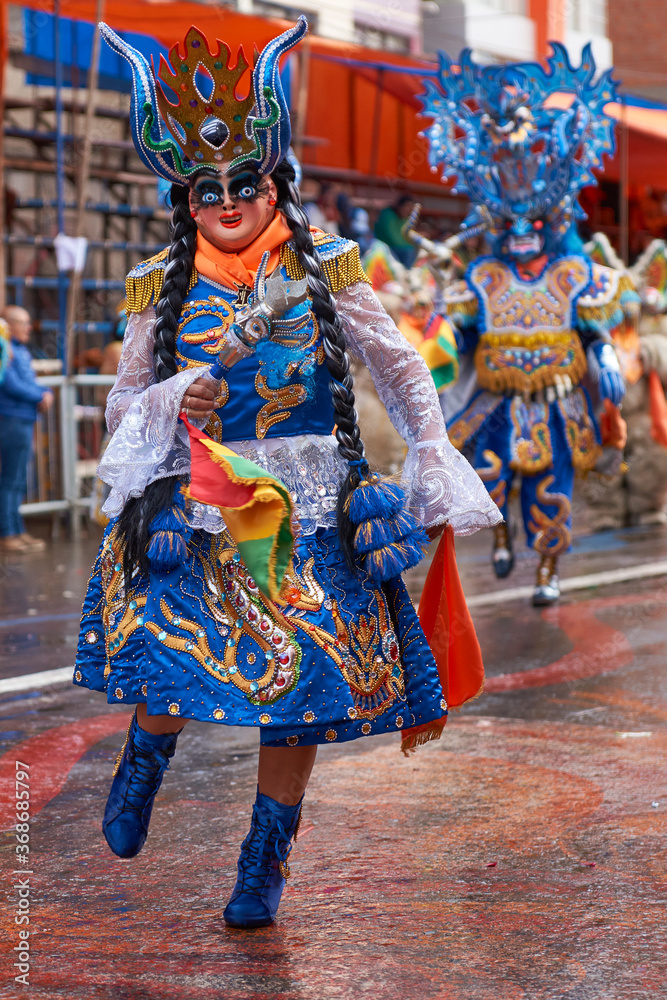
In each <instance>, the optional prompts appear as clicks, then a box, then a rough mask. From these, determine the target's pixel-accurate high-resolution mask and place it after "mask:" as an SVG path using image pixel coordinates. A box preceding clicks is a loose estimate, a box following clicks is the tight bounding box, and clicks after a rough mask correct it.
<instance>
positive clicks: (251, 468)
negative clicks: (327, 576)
mask: <svg viewBox="0 0 667 1000" xmlns="http://www.w3.org/2000/svg"><path fill="white" fill-rule="evenodd" d="M181 420H182V421H183V423H184V424H185V426H186V427H187V430H188V435H189V437H190V450H191V478H190V485H189V487H188V488H187V490H186V496H188V497H190V498H191V499H193V500H198V501H199V502H200V503H205V504H209V505H210V506H212V507H217V508H218V510H219V511H220V514H221V516H222V518H223V520H224V522H225V525H226V526H227V529H228V531H229V533H230V535H231V536H232V538H233V539H234V542H235V544H236V547H237V549H238V552H239V555H240V557H241V559H242V560H243V563H244V565H245V566H246V568H247V569H248V572H249V573H250V575H251V576H252V578H253V579H254V581H255V583H256V584H257V586H258V587H259V589H260V590H261V591H262V593H263V594H265V595H266V596H267V597H268V598H269V599H270V600H272V601H274V600H276V599H277V598H278V597H279V595H280V588H281V586H282V583H283V580H284V577H285V573H286V572H287V569H288V567H289V565H290V562H291V559H292V552H293V549H294V532H293V530H292V501H291V498H290V495H289V490H288V489H287V487H286V486H285V484H284V483H281V481H280V480H279V479H276V477H275V476H272V475H271V474H270V473H268V472H267V471H266V470H265V469H262V468H260V467H259V466H258V465H255V464H254V462H250V461H248V459H246V458H242V457H241V455H237V454H236V452H233V451H231V450H230V449H229V448H226V447H225V446H224V445H223V444H218V442H217V441H213V440H212V438H210V437H209V436H208V435H207V434H204V432H203V431H200V430H197V428H196V427H193V426H192V424H191V423H190V422H189V420H188V419H187V418H186V417H185V416H184V415H183V414H181Z"/></svg>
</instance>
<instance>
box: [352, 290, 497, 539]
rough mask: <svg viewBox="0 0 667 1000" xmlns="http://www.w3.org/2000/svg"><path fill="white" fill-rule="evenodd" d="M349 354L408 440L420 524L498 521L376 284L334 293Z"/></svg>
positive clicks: (408, 474) (408, 472) (407, 481)
mask: <svg viewBox="0 0 667 1000" xmlns="http://www.w3.org/2000/svg"><path fill="white" fill-rule="evenodd" d="M335 298H336V306H337V308H338V310H339V312H340V314H341V316H342V318H343V323H344V326H345V333H346V337H347V342H348V347H349V350H350V353H351V354H353V355H354V356H355V357H358V358H359V359H360V360H361V361H363V363H364V364H365V365H366V367H367V368H368V370H369V371H370V373H371V376H372V378H373V382H374V383H375V387H376V389H377V391H378V394H379V396H380V399H381V400H382V402H383V404H384V406H385V407H386V410H387V413H388V415H389V419H390V420H391V422H392V423H393V425H394V427H395V428H396V430H397V431H398V433H399V434H400V435H401V437H402V438H404V440H405V442H406V444H407V445H408V454H407V458H406V460H405V466H404V469H403V481H404V485H405V487H406V488H407V490H408V495H409V500H410V508H411V510H412V512H413V513H414V514H415V516H416V517H418V518H419V520H420V521H421V523H422V524H423V525H424V526H425V527H430V526H431V525H434V524H440V523H442V522H443V521H448V522H449V523H450V524H451V525H452V527H453V528H454V531H455V532H456V533H457V534H458V535H467V534H471V533H472V532H473V531H477V530H478V529H479V528H487V527H490V526H491V525H494V524H497V523H498V522H499V521H500V520H502V516H501V514H500V511H499V510H498V508H497V507H496V505H495V503H494V502H493V500H491V498H490V496H489V494H488V493H487V491H486V489H485V488H484V484H483V483H482V481H481V479H480V478H479V476H478V475H477V473H476V472H475V471H474V469H473V468H472V466H471V465H470V464H469V463H468V462H467V461H466V459H465V458H464V457H463V455H461V454H460V453H459V452H458V451H456V449H455V448H454V447H453V445H452V444H451V443H450V441H449V439H448V437H447V431H446V429H445V423H444V420H443V417H442V411H441V409H440V402H439V399H438V394H437V392H436V391H435V386H434V384H433V379H432V377H431V373H430V372H429V370H428V368H427V366H426V364H425V362H424V360H423V359H422V357H421V356H420V355H419V353H418V352H417V351H416V350H415V349H414V348H413V347H411V345H410V344H408V342H407V340H406V339H405V337H404V336H403V335H402V334H401V333H400V331H399V330H397V328H396V326H395V325H394V323H393V321H392V320H391V319H390V317H389V316H388V315H387V313H386V312H385V311H384V309H383V308H382V305H381V304H380V302H379V300H378V298H377V296H376V295H375V293H374V292H373V290H372V289H371V288H370V287H369V286H368V285H367V284H365V283H363V282H356V283H355V284H353V285H350V286H349V287H348V288H345V289H343V291H341V292H339V293H338V294H337V295H336V296H335Z"/></svg>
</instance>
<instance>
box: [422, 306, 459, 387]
mask: <svg viewBox="0 0 667 1000" xmlns="http://www.w3.org/2000/svg"><path fill="white" fill-rule="evenodd" d="M417 350H418V351H419V353H420V354H421V356H422V358H423V359H424V361H425V362H426V364H427V365H428V367H429V371H430V372H431V375H432V376H433V381H434V382H435V387H436V389H437V391H438V393H441V392H444V391H445V389H447V388H448V387H449V386H450V385H453V384H454V382H456V380H457V378H458V377H459V357H458V351H457V349H456V338H455V337H454V331H453V330H452V328H451V326H450V325H449V323H448V322H447V320H446V319H443V317H442V316H440V315H438V313H433V315H432V316H431V318H430V320H429V322H428V324H427V326H426V329H425V330H424V339H423V341H422V342H421V344H420V345H419V346H418V348H417Z"/></svg>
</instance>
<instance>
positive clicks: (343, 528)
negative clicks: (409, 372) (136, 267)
mask: <svg viewBox="0 0 667 1000" xmlns="http://www.w3.org/2000/svg"><path fill="white" fill-rule="evenodd" d="M271 176H272V178H273V181H274V183H275V185H276V189H277V192H278V202H277V204H278V208H279V209H280V211H281V212H282V213H283V215H284V216H285V221H286V222H287V225H288V226H289V227H290V229H291V230H292V240H293V243H294V248H295V250H296V253H297V256H298V258H299V263H300V264H301V266H302V267H303V269H304V271H305V272H306V274H307V276H308V288H309V291H310V297H311V299H312V309H313V312H314V314H315V316H316V318H317V323H318V326H319V330H320V334H321V336H322V344H323V346H324V353H325V357H326V362H327V368H328V370H329V374H330V375H331V382H330V383H329V387H330V389H331V396H332V399H333V405H334V411H335V413H336V425H337V426H336V439H337V441H338V451H339V452H340V454H341V455H342V457H343V458H344V459H345V461H346V462H349V463H352V464H351V465H350V468H349V471H348V474H347V476H346V478H345V482H344V483H343V486H342V488H341V491H340V493H339V495H338V532H339V535H340V542H341V547H342V550H343V554H344V556H345V559H346V561H347V563H348V565H349V566H350V568H354V566H355V562H354V555H353V553H354V549H353V544H352V543H353V538H354V532H355V525H353V524H352V522H351V521H350V519H349V517H348V516H347V510H346V508H347V499H348V497H349V496H350V494H351V492H352V491H353V490H354V489H355V488H356V487H357V486H358V484H359V482H360V480H361V479H362V478H363V477H364V476H365V475H366V474H367V473H368V467H367V465H366V462H365V457H364V445H363V441H362V440H361V433H360V431H359V426H358V424H357V411H356V410H355V408H354V392H353V384H352V374H351V372H350V361H349V358H348V355H347V344H346V342H345V333H344V331H343V324H342V322H341V318H340V316H339V315H338V313H337V311H336V304H335V302H334V299H333V296H332V294H331V290H330V288H329V285H328V284H327V281H326V279H325V277H324V274H323V272H322V267H321V265H320V262H319V259H318V256H317V251H316V250H315V247H314V245H313V236H312V233H311V232H310V228H309V223H308V216H307V215H306V213H305V212H304V210H303V208H302V207H301V195H300V194H299V189H298V188H297V186H296V184H295V176H296V175H295V173H294V167H293V166H292V164H291V163H290V162H289V161H288V160H283V161H282V163H280V164H279V165H278V167H276V169H275V170H274V171H273V174H272V175H271Z"/></svg>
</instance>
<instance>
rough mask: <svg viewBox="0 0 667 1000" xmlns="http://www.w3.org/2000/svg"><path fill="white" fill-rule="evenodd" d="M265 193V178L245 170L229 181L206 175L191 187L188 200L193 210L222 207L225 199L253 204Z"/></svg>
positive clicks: (266, 189)
mask: <svg viewBox="0 0 667 1000" xmlns="http://www.w3.org/2000/svg"><path fill="white" fill-rule="evenodd" d="M267 191H268V184H267V181H266V179H265V178H263V177H260V175H259V174H256V173H254V172H253V171H250V170H245V171H243V173H241V174H238V176H236V177H232V178H231V179H227V178H224V179H223V178H222V177H211V176H208V175H207V176H204V177H202V178H200V179H199V180H198V181H197V182H196V184H195V186H194V187H193V189H192V192H191V196H190V198H191V202H192V205H193V207H194V208H212V207H214V206H218V207H219V206H222V205H224V204H225V201H226V200H227V199H229V201H231V202H239V201H242V202H245V203H246V204H253V203H254V202H255V201H257V199H258V198H260V197H262V196H263V195H265V194H266V193H267Z"/></svg>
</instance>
